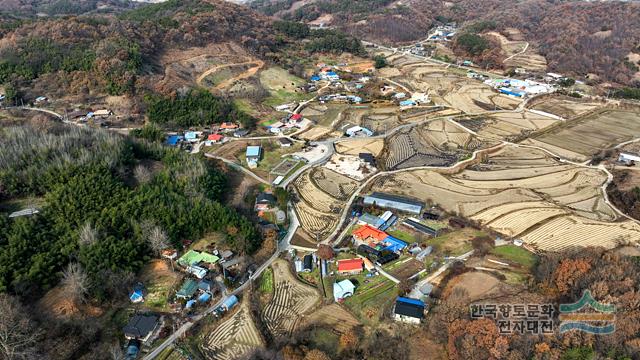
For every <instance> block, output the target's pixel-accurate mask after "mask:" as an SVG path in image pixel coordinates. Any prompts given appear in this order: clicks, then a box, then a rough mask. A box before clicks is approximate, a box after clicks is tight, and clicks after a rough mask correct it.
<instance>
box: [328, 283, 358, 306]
mask: <svg viewBox="0 0 640 360" xmlns="http://www.w3.org/2000/svg"><path fill="white" fill-rule="evenodd" d="M355 291H356V287H355V286H354V285H353V283H352V282H351V281H349V280H342V281H340V282H337V283H334V284H333V299H334V300H335V301H336V302H342V301H344V299H346V298H348V297H349V296H353V294H354V293H355Z"/></svg>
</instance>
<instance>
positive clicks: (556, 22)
mask: <svg viewBox="0 0 640 360" xmlns="http://www.w3.org/2000/svg"><path fill="white" fill-rule="evenodd" d="M295 2H297V1H292V0H282V1H276V2H273V1H267V0H257V1H254V2H253V5H252V6H254V7H255V8H256V9H258V10H259V11H262V12H264V13H266V14H269V15H272V14H274V15H276V16H279V17H282V18H286V19H293V20H301V21H312V20H315V19H317V18H319V17H320V16H323V15H327V14H329V15H331V16H332V17H333V20H332V21H331V24H332V25H337V26H338V27H339V28H341V29H343V30H344V31H346V32H349V33H351V34H355V35H357V36H359V37H362V38H363V39H369V40H373V41H380V42H386V43H398V42H410V41H414V40H418V39H423V38H425V37H426V36H427V31H428V29H429V28H430V27H431V26H432V25H434V24H437V23H439V22H448V21H455V22H458V24H459V25H461V26H462V27H464V26H468V25H471V24H472V23H474V22H479V21H491V22H494V23H495V24H496V30H498V31H501V30H504V29H505V28H507V27H513V28H516V29H519V30H520V31H521V32H522V33H523V34H524V37H525V39H526V40H527V41H530V42H531V43H532V46H535V47H536V48H538V49H539V51H540V53H541V54H542V55H544V56H545V57H546V58H547V61H548V64H549V70H550V71H555V72H560V73H563V74H567V75H573V76H586V75H587V74H595V75H597V77H598V78H599V79H600V80H601V81H602V82H607V81H608V82H614V83H618V84H624V85H634V83H637V82H638V79H637V78H635V79H634V74H635V73H637V72H638V70H639V69H638V67H639V66H640V65H639V64H637V63H633V62H632V61H628V59H627V56H628V55H629V54H630V53H632V52H635V53H640V48H639V45H640V4H639V3H637V2H619V1H606V2H605V1H599V2H587V1H552V0H525V1H513V0H510V1H500V0H452V1H438V0H409V1H406V2H405V1H403V2H402V5H397V3H396V2H393V1H387V0H357V1H350V0H320V1H314V2H308V3H307V4H305V5H304V6H301V7H297V6H296V7H295V8H291V5H292V4H293V3H295ZM289 9H295V10H289ZM363 20H364V21H363ZM488 51H491V49H489V50H488Z"/></svg>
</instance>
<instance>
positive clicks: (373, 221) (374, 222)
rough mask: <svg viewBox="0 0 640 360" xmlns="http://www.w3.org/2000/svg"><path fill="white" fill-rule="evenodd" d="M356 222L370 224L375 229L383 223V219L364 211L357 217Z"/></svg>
mask: <svg viewBox="0 0 640 360" xmlns="http://www.w3.org/2000/svg"><path fill="white" fill-rule="evenodd" d="M358 224H360V225H370V226H372V227H374V228H376V229H378V228H379V227H380V226H382V225H383V224H384V220H383V219H381V218H379V217H377V216H375V215H371V214H369V213H364V214H362V215H360V217H359V218H358Z"/></svg>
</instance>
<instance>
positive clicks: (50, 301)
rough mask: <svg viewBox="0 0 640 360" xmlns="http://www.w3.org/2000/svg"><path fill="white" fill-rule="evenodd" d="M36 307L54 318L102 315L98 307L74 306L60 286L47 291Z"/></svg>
mask: <svg viewBox="0 0 640 360" xmlns="http://www.w3.org/2000/svg"><path fill="white" fill-rule="evenodd" d="M38 307H40V308H41V309H42V310H43V312H44V313H47V314H50V315H51V316H53V317H56V318H69V317H81V318H84V317H99V316H100V315H102V313H103V311H102V309H100V308H99V307H96V306H92V305H90V304H76V303H75V302H73V301H71V300H70V299H69V296H68V295H66V294H65V293H64V291H63V290H62V287H60V286H56V287H55V288H53V289H51V290H49V291H48V292H47V293H46V294H45V295H44V297H43V298H42V299H40V301H39V302H38Z"/></svg>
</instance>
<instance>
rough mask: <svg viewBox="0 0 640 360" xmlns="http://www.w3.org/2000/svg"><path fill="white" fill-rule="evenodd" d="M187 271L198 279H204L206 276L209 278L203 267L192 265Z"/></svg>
mask: <svg viewBox="0 0 640 360" xmlns="http://www.w3.org/2000/svg"><path fill="white" fill-rule="evenodd" d="M185 270H186V271H187V272H188V273H189V274H192V275H193V276H195V277H197V278H198V279H203V278H204V277H205V276H207V269H205V268H203V267H201V266H197V265H191V266H187V268H186V269H185Z"/></svg>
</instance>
